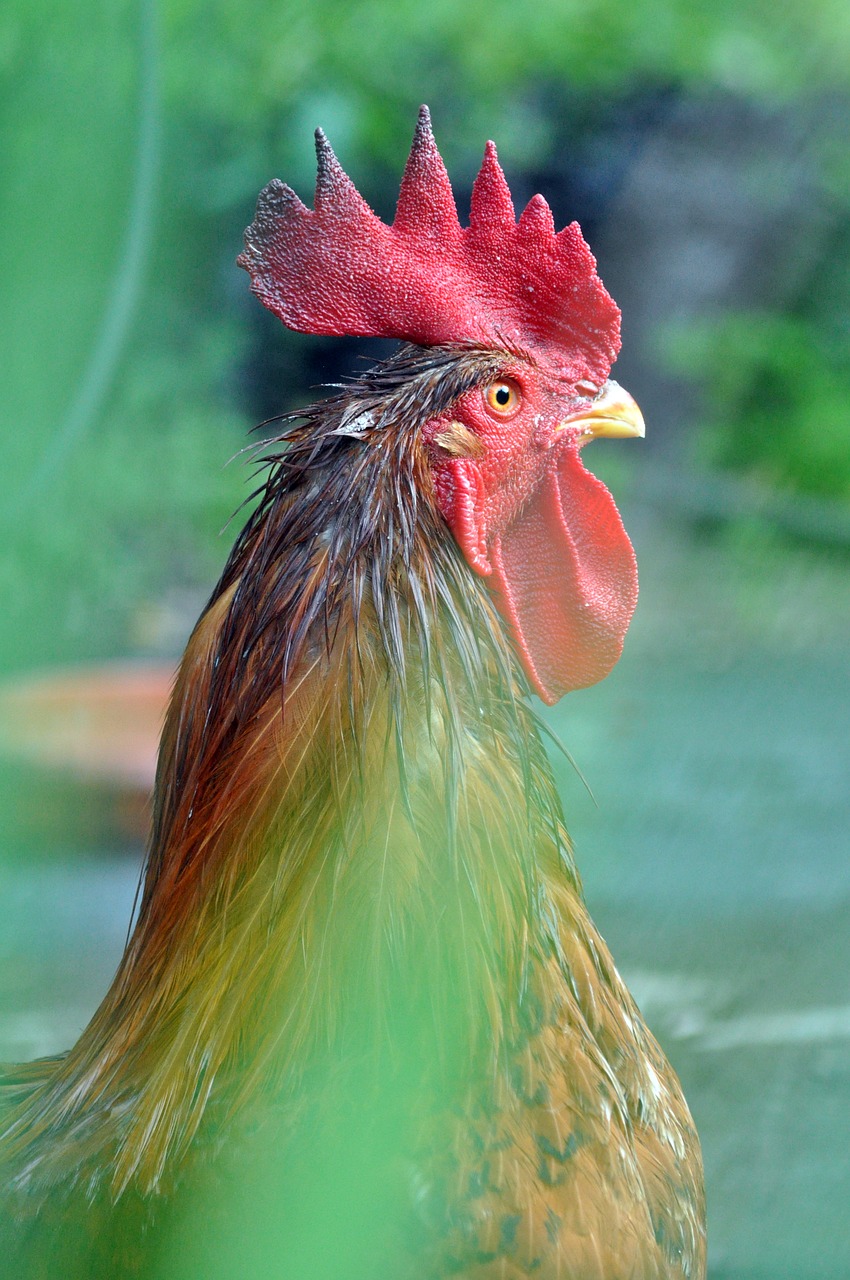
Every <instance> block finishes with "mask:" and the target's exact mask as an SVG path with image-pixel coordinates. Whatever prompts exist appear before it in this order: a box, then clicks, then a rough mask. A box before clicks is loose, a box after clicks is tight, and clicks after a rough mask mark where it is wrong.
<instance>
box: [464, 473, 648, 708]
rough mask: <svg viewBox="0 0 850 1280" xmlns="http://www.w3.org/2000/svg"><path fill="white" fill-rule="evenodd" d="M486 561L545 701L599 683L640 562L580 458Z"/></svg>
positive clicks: (549, 481) (626, 618)
mask: <svg viewBox="0 0 850 1280" xmlns="http://www.w3.org/2000/svg"><path fill="white" fill-rule="evenodd" d="M489 559H490V562H491V564H492V568H493V572H492V575H490V576H489V578H488V581H489V584H490V586H491V588H492V590H493V592H494V595H495V597H496V600H497V603H498V605H499V608H500V611H501V613H502V615H503V616H504V617H505V619H506V620H507V621H508V622H509V623H510V625H511V627H512V630H513V632H514V638H515V640H516V643H517V647H518V649H519V653H520V656H521V658H522V662H523V666H524V667H525V670H526V674H527V675H528V677H529V679H530V681H531V683H532V685H533V686H534V688H535V690H536V692H537V693H538V694H539V695H540V697H541V698H542V699H543V701H544V702H546V703H548V704H549V705H551V704H552V703H554V702H557V701H558V699H559V698H560V697H562V696H563V695H564V694H565V693H568V692H569V691H570V690H571V689H582V688H584V687H585V686H587V685H591V684H595V683H596V682H597V681H598V680H602V679H603V678H604V677H605V676H606V675H607V674H608V672H609V671H610V670H611V668H612V667H613V666H614V664H615V663H616V661H617V659H618V658H619V657H620V654H621V652H622V649H623V641H624V639H625V635H626V631H627V629H628V626H629V622H630V621H631V617H632V614H633V612H634V608H635V604H636V603H637V590H638V582H637V563H636V561H635V554H634V551H633V550H632V544H631V543H630V541H629V538H628V535H627V534H626V531H625V529H624V528H623V522H622V520H621V519H620V513H619V512H618V510H617V508H616V506H615V505H614V499H613V498H612V497H611V494H610V493H609V492H608V490H607V489H606V488H605V485H604V484H602V482H601V480H598V479H597V478H596V476H594V475H591V473H590V472H589V471H587V470H586V468H585V467H584V466H583V464H582V462H581V459H580V457H579V453H578V449H575V448H572V449H568V450H565V451H564V453H563V454H562V456H561V458H560V459H559V462H558V465H557V467H553V468H552V469H551V470H550V471H548V472H547V474H546V475H545V476H544V477H543V480H542V483H541V484H540V485H539V487H538V488H537V490H536V492H535V493H534V494H533V495H532V497H531V498H530V499H529V501H528V502H527V504H526V505H525V506H524V507H523V509H522V510H521V512H520V513H519V514H518V515H517V516H516V518H515V519H514V520H513V521H512V522H511V523H510V524H509V525H508V526H507V527H506V528H505V529H503V530H502V531H501V532H500V533H498V534H496V535H495V537H494V538H493V539H492V541H491V543H490V555H489Z"/></svg>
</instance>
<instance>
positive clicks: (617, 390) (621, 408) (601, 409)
mask: <svg viewBox="0 0 850 1280" xmlns="http://www.w3.org/2000/svg"><path fill="white" fill-rule="evenodd" d="M563 427H571V428H573V429H575V428H576V427H580V428H581V437H580V438H581V439H582V440H595V439H596V437H597V436H609V437H615V438H616V437H623V436H641V437H643V436H645V435H646V424H645V423H644V420H643V414H642V413H641V411H640V409H639V408H638V407H637V405H636V404H635V402H634V400H633V399H632V397H631V396H630V395H629V393H628V391H624V390H623V388H622V387H621V386H618V385H617V383H616V382H613V381H611V379H609V380H608V381H607V382H606V383H605V386H604V387H603V388H602V392H601V394H600V395H599V397H598V398H597V399H596V400H594V401H593V403H592V404H590V405H588V406H587V407H586V408H583V409H579V410H577V411H576V413H575V414H573V415H572V416H571V417H569V418H564V420H563V422H560V423H559V424H558V429H559V430H560V429H561V428H563Z"/></svg>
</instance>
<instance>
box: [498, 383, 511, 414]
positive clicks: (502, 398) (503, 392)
mask: <svg viewBox="0 0 850 1280" xmlns="http://www.w3.org/2000/svg"><path fill="white" fill-rule="evenodd" d="M510 398H511V393H510V391H509V390H508V388H507V387H499V388H498V390H497V392H496V404H498V405H501V407H502V408H503V409H504V407H505V405H506V404H507V403H508V401H509V400H510Z"/></svg>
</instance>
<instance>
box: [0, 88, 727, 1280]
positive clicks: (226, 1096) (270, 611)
mask: <svg viewBox="0 0 850 1280" xmlns="http://www.w3.org/2000/svg"><path fill="white" fill-rule="evenodd" d="M316 146H317V155H318V178H317V186H316V196H315V207H314V209H313V210H310V209H307V208H306V207H305V206H304V205H303V204H302V203H301V202H300V201H299V200H298V198H297V196H296V195H295V194H294V192H293V191H292V190H291V189H290V188H289V187H287V186H285V185H284V184H282V183H280V182H278V181H273V182H271V183H270V184H269V185H268V186H267V187H266V188H265V190H264V191H263V192H262V193H261V195H260V198H259V202H258V206H257V213H256V218H255V220H254V222H253V223H252V224H251V226H250V227H249V228H248V230H247V232H246V237H245V244H246V247H245V250H244V252H243V253H242V255H241V257H240V258H239V263H240V265H241V266H243V267H244V268H246V269H247V271H248V272H249V273H250V276H251V281H252V288H253V291H254V293H255V294H256V295H257V296H258V297H259V298H260V299H261V301H262V302H263V303H264V304H265V305H266V306H267V307H269V308H270V309H271V310H272V311H273V312H275V313H276V314H277V315H278V316H279V317H280V318H281V319H282V320H283V322H284V323H285V324H286V325H288V326H289V327H291V328H293V329H296V330H300V331H302V332H308V333H314V334H349V335H361V336H365V335H371V336H381V337H385V338H386V337H391V338H396V339H399V340H401V342H402V345H401V346H400V347H399V349H398V350H397V352H396V354H394V355H392V356H391V357H390V358H388V359H387V360H385V361H384V362H383V363H381V364H379V365H377V366H376V367H374V368H372V369H370V370H369V371H368V372H365V373H364V374H362V375H361V376H359V377H357V378H356V379H355V380H354V381H353V382H352V383H351V384H349V385H346V386H345V387H344V388H342V389H341V390H340V391H339V394H336V395H335V396H333V397H332V398H331V399H328V400H325V401H323V402H321V403H318V404H315V405H313V406H312V407H311V408H309V409H306V410H304V411H302V412H299V413H298V414H297V415H296V414H293V415H290V416H288V417H287V418H285V419H284V420H283V429H282V430H281V432H280V435H279V437H278V438H277V439H276V440H275V441H272V442H267V444H268V449H269V452H268V454H267V456H266V459H265V463H266V467H267V470H266V473H265V476H264V480H263V483H262V485H261V487H260V489H259V490H258V492H257V495H256V496H257V498H258V501H257V504H256V507H255V509H254V511H253V514H251V516H250V518H249V519H248V521H247V524H246V526H245V528H244V529H243V531H242V532H241V534H240V535H239V537H238V538H237V540H236V543H235V546H234V548H233V551H232V553H231V555H230V558H229V560H228V563H227V565H226V568H225V570H224V573H223V575H222V578H221V580H220V582H219V584H218V586H217V587H216V589H215V591H214V593H213V595H212V598H211V600H210V602H209V604H208V606H207V608H206V610H205V612H204V613H203V615H202V617H201V619H200V621H199V622H198V624H197V626H196V628H195V631H194V633H193V635H192V637H191V639H190V641H189V644H188V647H187V649H186V653H185V656H184V658H183V661H182V664H181V666H180V669H179V673H178V675H177V679H176V683H175V686H174V690H173V693H172V697H171V702H170V707H169V711H168V715H167V720H166V724H165V729H164V733H163V737H162V743H161V748H160V755H159V764H158V770H157V778H156V789H155V801H154V816H153V829H152V835H151V841H150V851H149V857H148V861H147V867H146V871H145V875H144V879H143V885H142V889H141V894H140V902H139V909H138V916H137V919H136V923H135V925H134V928H133V931H132V934H131V937H130V939H129V941H128V945H127V948H126V951H125V954H124V956H123V959H122V960H121V963H120V966H119V968H118V971H117V974H116V976H115V979H114V981H113V983H112V985H111V987H110V989H109V991H108V993H107V995H106V997H105V999H104V1000H103V1003H102V1004H101V1006H100V1008H99V1009H98V1010H97V1012H96V1013H95V1015H94V1017H93V1018H92V1020H91V1022H90V1023H89V1025H88V1027H87V1028H86V1029H85V1031H84V1032H83V1034H82V1035H81V1037H80V1039H79V1041H78V1042H77V1044H76V1045H75V1046H74V1048H73V1049H71V1051H70V1052H69V1053H68V1054H66V1055H64V1056H62V1057H57V1058H53V1059H47V1060H42V1061H38V1062H35V1063H31V1064H28V1065H24V1066H22V1067H18V1068H10V1069H8V1070H7V1073H6V1077H5V1082H4V1084H3V1087H2V1094H3V1098H4V1100H5V1104H6V1115H5V1121H4V1130H3V1136H2V1141H0V1162H2V1169H3V1175H4V1176H3V1182H4V1184H5V1185H6V1186H7V1195H8V1204H7V1214H6V1232H7V1236H6V1238H4V1250H5V1254H4V1256H5V1257H6V1258H15V1259H17V1261H15V1263H14V1266H13V1269H12V1271H11V1272H10V1273H9V1274H10V1275H14V1276H15V1277H16V1280H17V1277H21V1276H24V1275H63V1276H64V1275H72V1274H79V1275H81V1276H82V1275H85V1276H100V1275H103V1276H110V1277H118V1276H124V1275H126V1276H131V1275H144V1276H148V1275H151V1276H160V1275H161V1276H163V1277H164V1276H166V1275H168V1276H172V1275H178V1276H199V1277H200V1276H204V1277H205V1280H206V1278H207V1277H210V1276H219V1275H220V1276H222V1277H224V1276H236V1275H245V1276H248V1277H251V1280H255V1278H256V1277H261V1276H270V1277H271V1276H278V1275H279V1276H282V1277H283V1276H285V1277H293V1280H306V1278H307V1277H318V1276H328V1277H331V1276H333V1277H337V1278H344V1280H347V1277H349V1276H351V1277H354V1276H358V1277H359V1276H362V1277H364V1280H377V1278H378V1277H387V1280H402V1278H404V1277H409V1278H410V1280H426V1278H437V1277H448V1276H458V1277H462V1278H463V1280H496V1278H497V1277H498V1278H500V1280H515V1278H516V1280H519V1278H520V1277H530V1276H532V1275H533V1276H535V1277H538V1278H539V1280H544V1278H545V1280H555V1278H556V1277H560V1278H561V1280H566V1278H571V1280H627V1278H628V1280H656V1278H658V1277H667V1278H673V1277H675V1278H684V1277H688V1278H689V1280H699V1278H700V1277H702V1276H703V1275H704V1267H705V1262H704V1209H703V1190H702V1171H701V1160H700V1153H699V1144H698V1140H697V1136H696V1133H695V1131H694V1127H693V1123H692V1121H691V1118H690V1115H689V1112H688V1109H687V1106H686V1103H685V1101H684V1098H683V1096H682V1092H681V1089H680V1086H679V1083H678V1081H677V1079H676V1076H675V1075H674V1073H673V1071H672V1070H671V1068H670V1066H669V1064H668V1063H667V1061H666V1059H665V1057H664V1055H663V1054H662V1052H661V1050H660V1049H659V1047H658V1045H657V1044H656V1042H655V1040H654V1039H653V1037H652V1035H651V1034H650V1032H649V1031H648V1030H647V1028H646V1026H645V1025H644V1023H643V1021H642V1019H641V1016H640V1013H639V1012H638V1010H637V1008H636V1006H635V1004H634V1002H633V1000H632V999H631V997H630V995H629V992H628V991H627V989H626V987H625V985H624V983H623V981H622V979H621V978H620V976H619V975H618V973H617V970H616V968H615V967H614V965H613V963H612V960H611V958H610V955H609V953H608V951H607V949H606V947H605V944H604V942H603V941H602V939H601V937H600V935H599V934H598V932H597V931H596V929H595V928H594V925H593V923H592V921H591V920H590V917H589V915H588V913H587V909H586V906H585V903H584V900H583V897H582V891H581V886H580V881H579V877H578V873H577V871H576V867H575V864H574V861H573V855H572V851H571V846H570V842H569V838H568V836H567V832H566V830H565V826H564V820H563V815H562V811H561V805H560V802H559V799H558V796H557V793H556V789H555V785H554V781H553V776H552V771H551V767H550V764H549V762H548V759H547V756H546V754H545V751H544V748H543V744H542V740H541V725H540V722H539V720H538V717H537V715H536V713H535V711H534V709H533V705H532V702H531V700H530V695H531V693H532V692H533V693H535V694H537V695H538V696H539V697H540V698H541V699H542V700H543V702H545V703H548V704H551V703H554V702H555V701H556V700H557V699H559V698H560V697H561V696H562V695H563V694H565V693H566V692H568V691H569V690H571V689H577V688H580V687H583V686H587V685H590V684H593V683H594V682H595V681H598V680H600V679H602V678H603V677H604V676H605V675H606V674H607V673H608V672H609V670H610V669H611V667H612V666H613V665H614V663H615V662H616V661H617V658H618V657H619V655H620V652H621V649H622V644H623V639H624V635H625V632H626V629H627V627H628V624H629V621H630V618H631V615H632V612H633V609H634V606H635V602H636V594H637V575H636V568H635V560H634V555H633V551H632V548H631V545H630V543H629V540H628V538H627V536H626V534H625V531H624V529H623V526H622V523H621V520H620V517H619V515H618V512H617V510H616V507H615V506H614V502H613V499H612V498H611V496H610V494H609V493H608V491H607V489H606V488H605V487H604V486H603V485H602V484H601V483H600V482H599V481H598V480H597V479H596V478H595V477H594V476H593V475H591V474H590V473H589V472H588V471H586V470H585V468H584V466H583V464H582V461H581V450H582V448H583V446H584V445H585V444H586V443H587V442H588V441H590V440H592V439H595V438H596V437H598V436H641V435H643V421H642V418H641V415H640V412H639V410H638V408H637V406H636V405H635V403H634V401H633V400H632V399H631V398H630V397H629V396H628V395H627V394H626V393H625V392H624V391H622V390H621V389H620V388H619V387H618V386H617V384H616V383H615V382H613V381H611V380H610V379H609V373H610V369H611V365H612V363H613V361H614V359H615V357H616V354H617V351H618V349H619V311H618V309H617V307H616V305H615V303H614V302H613V301H612V299H611V298H610V296H609V295H608V293H607V292H606V290H605V289H604V287H603V285H602V283H601V281H600V280H599V278H598V276H597V274H596V264H595V261H594V258H593V256H592V255H591V253H590V250H589V248H588V247H587V245H586V243H585V241H584V240H583V238H582V235H581V232H580V230H579V227H578V225H577V224H576V223H573V224H572V225H570V226H568V227H567V228H566V229H565V230H563V231H561V232H560V233H559V234H556V233H555V229H554V226H553V221H552V215H551V213H550V211H549V208H548V206H547V204H546V202H545V201H544V200H543V198H542V197H541V196H535V197H534V198H533V199H532V200H531V202H530V203H529V204H528V206H527V208H526V209H525V211H524V212H523V213H522V216H521V217H520V218H519V220H518V221H517V219H516V217H515V214H514V208H513V204H512V201H511V196H510V192H509V190H508V186H507V183H506V181H505V178H504V175H503V173H502V170H501V168H500V166H499V163H498V160H497V156H496V150H495V147H494V146H493V144H492V143H488V144H487V148H486V151H485V156H484V161H483V165H482V168H481V171H480V173H479V174H478V177H477V179H476V181H475V185H474V187H473V190H472V197H471V211H470V222H469V226H468V227H467V228H463V227H461V225H460V223H459V221H458V217H457V213H456V208H455V203H454V199H453V195H452V190H451V186H450V183H449V179H448V175H447V173H446V169H445V166H444V164H443V162H442V159H441V157H440V155H439V152H438V150H437V147H436V145H435V142H434V138H433V135H432V131H431V126H430V120H429V116H428V112H427V109H426V108H423V109H422V111H421V113H420V118H419V122H418V126H417V129H416V133H415V136H414V141H413V146H412V149H411V152H410V157H409V159H408V162H407V166H406V169H405V173H404V177H403V180H402V185H401V191H400V196H399V201H398V209H397V213H396V217H395V220H394V222H393V224H392V226H387V225H385V224H384V223H383V222H382V221H380V220H379V219H378V218H377V217H376V215H375V214H374V213H373V212H372V211H371V209H370V208H369V207H368V205H367V204H366V203H365V201H364V200H363V199H362V197H361V196H360V195H359V193H358V192H357V190H356V189H355V187H354V185H353V184H352V182H351V180H350V179H349V178H348V177H347V175H346V174H345V173H344V171H343V170H342V168H341V167H340V165H339V163H338V161H337V159H336V157H335V156H334V154H333V152H332V150H331V148H330V146H329V144H328V142H327V140H326V139H325V137H324V135H323V134H322V132H321V131H317V134H316ZM175 1260H176V1261H175ZM178 1263H179V1265H178ZM175 1267H176V1268H177V1269H176V1270H175V1269H174V1268H175ZM27 1268H28V1269H27ZM75 1268H76V1270H75Z"/></svg>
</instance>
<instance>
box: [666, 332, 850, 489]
mask: <svg viewBox="0 0 850 1280" xmlns="http://www.w3.org/2000/svg"><path fill="white" fill-rule="evenodd" d="M819 319H820V318H819V317H815V318H805V319H804V318H801V317H798V316H793V315H779V314H771V313H766V312H738V313H735V314H732V315H728V316H726V317H724V318H723V319H720V320H717V321H714V322H704V323H702V324H695V325H691V326H689V328H688V329H687V330H684V329H680V330H678V331H677V332H676V334H675V335H673V336H672V337H671V339H670V342H669V354H670V360H671V364H672V365H673V366H674V367H675V368H677V369H678V370H679V371H680V372H683V373H688V374H692V375H693V374H699V375H700V376H701V378H702V379H703V380H704V385H705V391H706V394H705V399H706V415H705V423H704V430H703V432H702V433H701V435H700V436H699V437H697V448H698V451H699V453H700V456H701V458H702V460H703V461H705V462H708V463H711V464H713V465H719V466H722V467H730V468H734V469H736V470H739V471H744V472H746V473H748V474H750V475H751V476H753V477H754V478H756V479H758V480H759V481H761V482H763V483H765V484H769V485H772V486H777V487H779V488H784V489H788V490H792V491H799V492H802V493H811V494H818V495H823V496H825V497H830V498H844V499H848V498H850V350H848V349H847V348H846V347H844V348H843V349H842V350H840V351H838V352H836V351H833V350H831V349H830V343H829V341H828V336H827V334H826V333H825V332H824V328H825V326H824V325H823V324H822V323H819Z"/></svg>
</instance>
